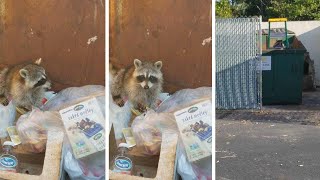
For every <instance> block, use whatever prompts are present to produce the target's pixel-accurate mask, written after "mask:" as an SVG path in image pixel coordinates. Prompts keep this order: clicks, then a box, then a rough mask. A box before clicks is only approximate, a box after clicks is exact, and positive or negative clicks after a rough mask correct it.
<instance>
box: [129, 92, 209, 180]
mask: <svg viewBox="0 0 320 180" xmlns="http://www.w3.org/2000/svg"><path fill="white" fill-rule="evenodd" d="M211 98H212V88H211V87H201V88H197V89H183V90H180V91H177V92H176V93H174V94H173V95H171V96H170V97H169V98H168V99H166V100H165V101H163V102H162V103H161V104H160V106H159V107H158V108H157V109H156V112H154V111H153V110H150V111H148V112H147V113H145V114H142V115H140V116H138V117H136V118H135V119H134V121H133V124H132V131H133V134H134V137H135V140H136V142H137V146H142V147H144V149H145V152H144V154H145V155H158V154H159V153H160V146H161V141H162V139H161V135H162V132H164V131H167V130H168V131H171V132H176V133H179V130H178V128H177V124H176V120H175V118H174V115H173V113H174V112H175V111H178V110H180V109H183V108H186V107H188V106H191V105H193V104H196V103H199V102H201V101H204V100H208V99H211ZM176 155H177V170H178V173H179V174H180V175H181V176H182V178H183V179H186V180H194V179H204V180H209V179H212V177H211V160H210V159H209V160H210V162H209V161H207V160H205V161H204V163H201V164H196V163H190V162H189V161H188V159H187V155H186V152H185V150H184V147H183V145H182V141H181V139H179V146H178V148H177V154H176Z"/></svg>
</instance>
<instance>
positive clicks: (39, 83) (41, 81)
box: [33, 78, 47, 87]
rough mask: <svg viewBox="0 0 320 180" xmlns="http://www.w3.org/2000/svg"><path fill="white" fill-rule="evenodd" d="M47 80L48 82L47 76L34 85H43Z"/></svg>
mask: <svg viewBox="0 0 320 180" xmlns="http://www.w3.org/2000/svg"><path fill="white" fill-rule="evenodd" d="M46 82H47V79H46V78H42V79H40V80H39V81H38V82H37V84H35V85H34V86H33V87H39V86H42V85H44V84H45V83H46Z"/></svg>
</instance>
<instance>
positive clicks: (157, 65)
mask: <svg viewBox="0 0 320 180" xmlns="http://www.w3.org/2000/svg"><path fill="white" fill-rule="evenodd" d="M154 65H155V66H156V67H157V68H158V69H161V67H162V61H157V62H155V63H154Z"/></svg>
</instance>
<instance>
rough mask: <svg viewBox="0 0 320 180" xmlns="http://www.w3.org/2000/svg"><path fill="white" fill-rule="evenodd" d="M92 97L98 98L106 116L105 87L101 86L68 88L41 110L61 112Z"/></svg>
mask: <svg viewBox="0 0 320 180" xmlns="http://www.w3.org/2000/svg"><path fill="white" fill-rule="evenodd" d="M90 97H96V98H97V100H98V101H99V103H100V105H101V106H100V107H101V110H102V112H103V114H105V87H104V86H101V85H87V86H82V87H70V88H66V89H64V90H62V91H60V92H59V93H57V94H56V95H55V96H54V97H53V98H51V99H50V100H49V101H47V102H46V104H44V105H43V106H42V108H41V109H43V110H45V111H59V110H61V109H63V108H66V107H68V106H71V105H73V104H75V103H78V102H81V101H83V100H85V99H89V98H90Z"/></svg>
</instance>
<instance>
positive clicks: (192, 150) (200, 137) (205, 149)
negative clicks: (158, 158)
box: [174, 100, 212, 162]
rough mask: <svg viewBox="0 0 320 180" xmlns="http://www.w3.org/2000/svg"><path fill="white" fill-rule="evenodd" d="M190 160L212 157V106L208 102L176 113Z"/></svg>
mask: <svg viewBox="0 0 320 180" xmlns="http://www.w3.org/2000/svg"><path fill="white" fill-rule="evenodd" d="M174 116H175V118H176V121H177V125H178V128H179V131H180V135H181V139H182V142H183V144H184V147H185V150H186V153H187V157H188V160H189V161H190V162H194V161H198V160H201V159H204V158H206V157H210V156H211V155H212V121H211V120H212V105H211V101H210V100H206V101H203V102H200V103H197V104H194V105H192V106H190V107H187V108H184V109H181V110H179V111H176V112H175V113H174Z"/></svg>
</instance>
